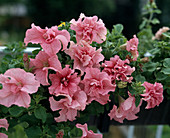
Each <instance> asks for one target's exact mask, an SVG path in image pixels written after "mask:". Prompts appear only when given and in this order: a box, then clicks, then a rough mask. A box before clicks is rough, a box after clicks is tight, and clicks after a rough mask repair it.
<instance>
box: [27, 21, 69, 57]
mask: <svg viewBox="0 0 170 138" xmlns="http://www.w3.org/2000/svg"><path fill="white" fill-rule="evenodd" d="M31 27H32V28H31V29H28V30H27V31H26V36H25V39H24V43H25V44H26V45H27V44H28V43H30V42H31V43H33V44H40V45H41V46H42V48H43V49H44V51H45V52H46V53H47V54H48V55H50V56H53V55H55V54H56V53H58V51H59V50H60V49H61V43H62V46H63V49H62V50H65V49H67V45H68V42H69V41H70V34H69V32H68V31H67V30H62V31H60V30H58V27H57V26H53V27H51V28H47V27H46V28H45V29H41V28H40V27H39V26H35V25H34V24H32V25H31Z"/></svg>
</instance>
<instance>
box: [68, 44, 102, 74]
mask: <svg viewBox="0 0 170 138" xmlns="http://www.w3.org/2000/svg"><path fill="white" fill-rule="evenodd" d="M101 51H102V49H101V48H100V49H98V50H96V48H95V47H92V46H90V45H89V44H88V43H86V42H85V41H82V42H81V43H79V44H74V42H70V48H69V49H67V50H66V51H65V53H66V54H68V55H69V56H70V57H71V59H74V67H73V68H74V69H79V70H81V72H82V73H83V72H84V71H85V69H86V68H87V67H92V68H99V67H100V64H99V62H101V61H103V60H104V56H103V55H102V54H101Z"/></svg>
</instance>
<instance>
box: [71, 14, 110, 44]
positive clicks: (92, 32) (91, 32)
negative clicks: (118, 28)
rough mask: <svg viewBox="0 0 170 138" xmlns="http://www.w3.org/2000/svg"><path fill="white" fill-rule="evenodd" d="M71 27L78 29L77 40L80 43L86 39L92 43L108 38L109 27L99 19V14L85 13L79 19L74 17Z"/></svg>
mask: <svg viewBox="0 0 170 138" xmlns="http://www.w3.org/2000/svg"><path fill="white" fill-rule="evenodd" d="M70 23H71V26H70V29H72V30H74V31H76V40H77V43H79V42H80V41H81V40H85V41H86V42H87V43H89V44H91V43H92V42H93V41H95V42H97V43H102V42H103V41H105V40H106V34H107V29H106V27H105V25H104V23H103V21H102V20H101V19H99V20H98V17H97V16H93V17H86V16H85V15H84V14H83V13H81V14H80V17H79V19H78V20H77V21H75V19H72V20H71V21H70Z"/></svg>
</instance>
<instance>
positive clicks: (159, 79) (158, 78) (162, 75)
mask: <svg viewBox="0 0 170 138" xmlns="http://www.w3.org/2000/svg"><path fill="white" fill-rule="evenodd" d="M155 76H156V80H158V81H162V80H165V79H166V78H167V77H168V76H167V75H165V74H163V73H162V72H158V73H157V74H156V75H155Z"/></svg>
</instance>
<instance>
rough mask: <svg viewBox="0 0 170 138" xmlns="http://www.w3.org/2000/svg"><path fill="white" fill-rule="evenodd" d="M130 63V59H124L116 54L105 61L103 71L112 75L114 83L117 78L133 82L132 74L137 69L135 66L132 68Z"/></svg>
mask: <svg viewBox="0 0 170 138" xmlns="http://www.w3.org/2000/svg"><path fill="white" fill-rule="evenodd" d="M129 63H130V62H129V60H128V59H126V60H124V61H123V60H121V59H120V58H119V56H118V55H115V56H114V58H110V61H105V63H103V64H102V66H103V67H104V69H103V71H104V72H107V73H108V74H109V76H111V77H112V81H113V83H115V80H121V81H124V82H129V83H131V81H132V79H133V77H131V76H130V75H131V74H132V73H133V72H134V71H135V67H133V68H131V67H130V66H129V65H127V64H129Z"/></svg>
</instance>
